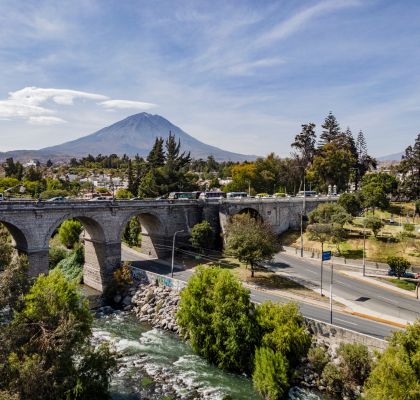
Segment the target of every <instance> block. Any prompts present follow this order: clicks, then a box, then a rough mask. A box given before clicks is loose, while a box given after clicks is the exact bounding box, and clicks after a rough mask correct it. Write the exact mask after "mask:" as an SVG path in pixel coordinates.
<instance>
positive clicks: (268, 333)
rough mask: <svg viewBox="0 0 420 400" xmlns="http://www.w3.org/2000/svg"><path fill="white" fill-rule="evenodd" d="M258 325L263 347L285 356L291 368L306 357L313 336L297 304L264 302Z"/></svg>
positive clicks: (258, 315)
mask: <svg viewBox="0 0 420 400" xmlns="http://www.w3.org/2000/svg"><path fill="white" fill-rule="evenodd" d="M257 324H258V327H259V330H260V336H261V345H262V346H263V347H268V348H270V349H272V350H273V351H275V352H278V353H281V354H282V355H284V356H285V357H286V359H287V361H288V364H289V366H290V367H291V368H295V367H296V366H297V365H298V364H299V362H300V360H301V358H302V357H304V356H306V354H307V352H308V350H309V346H310V344H311V336H310V334H309V332H308V331H307V329H306V326H305V324H304V320H303V317H302V314H301V313H300V312H299V308H298V306H297V305H296V304H294V303H287V304H284V305H280V304H274V303H272V302H270V301H267V302H264V303H263V304H262V305H261V306H260V307H258V308H257Z"/></svg>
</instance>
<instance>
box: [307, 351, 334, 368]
mask: <svg viewBox="0 0 420 400" xmlns="http://www.w3.org/2000/svg"><path fill="white" fill-rule="evenodd" d="M308 360H309V362H310V363H311V364H312V366H313V367H314V370H315V371H316V372H317V373H318V374H321V373H322V371H323V370H324V367H325V366H326V365H327V364H328V362H329V361H330V356H329V355H328V352H327V351H326V350H325V349H324V348H323V347H311V348H310V349H309V351H308Z"/></svg>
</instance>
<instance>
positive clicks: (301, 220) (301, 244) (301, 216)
mask: <svg viewBox="0 0 420 400" xmlns="http://www.w3.org/2000/svg"><path fill="white" fill-rule="evenodd" d="M305 212H306V181H305V167H303V203H302V212H301V213H300V256H301V257H303V214H304V213H305Z"/></svg>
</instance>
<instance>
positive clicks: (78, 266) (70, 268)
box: [55, 246, 85, 283]
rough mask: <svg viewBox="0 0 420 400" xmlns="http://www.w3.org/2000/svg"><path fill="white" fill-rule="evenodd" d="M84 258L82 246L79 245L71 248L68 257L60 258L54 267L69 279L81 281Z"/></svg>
mask: <svg viewBox="0 0 420 400" xmlns="http://www.w3.org/2000/svg"><path fill="white" fill-rule="evenodd" d="M84 258H85V257H84V253H83V246H79V247H78V248H76V249H75V250H73V251H72V252H71V253H70V255H69V256H68V257H66V258H64V259H63V260H61V261H60V262H59V263H58V264H57V266H56V267H55V269H58V270H60V271H61V272H62V273H63V275H64V276H65V277H66V278H67V279H68V280H69V281H74V282H76V283H81V282H82V278H83V265H84Z"/></svg>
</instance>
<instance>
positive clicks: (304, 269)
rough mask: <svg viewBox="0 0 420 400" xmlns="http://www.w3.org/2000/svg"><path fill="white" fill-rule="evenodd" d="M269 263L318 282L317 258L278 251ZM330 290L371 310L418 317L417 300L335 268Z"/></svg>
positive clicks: (327, 276)
mask: <svg viewBox="0 0 420 400" xmlns="http://www.w3.org/2000/svg"><path fill="white" fill-rule="evenodd" d="M274 261H275V262H274V263H273V264H271V265H272V266H274V267H275V270H278V271H281V272H285V273H287V274H288V275H291V276H295V277H297V278H300V279H302V280H305V281H306V282H307V283H310V284H315V285H316V286H320V282H321V268H320V262H319V261H309V260H305V259H301V258H299V257H295V256H291V255H287V254H284V253H279V254H277V255H276V256H275V259H274ZM330 271H331V269H330V267H329V266H328V267H325V268H324V274H323V279H322V282H323V288H324V290H325V293H329V290H330ZM333 282H334V283H333V291H334V294H335V295H336V296H339V297H341V298H344V299H345V300H347V301H351V302H353V303H354V304H356V305H360V306H362V307H365V308H368V309H370V310H372V311H375V312H378V313H381V314H385V315H390V316H393V317H396V318H401V319H404V320H407V321H414V320H415V319H416V318H419V317H420V301H419V300H416V299H415V298H410V297H408V296H404V295H403V294H401V295H400V294H399V293H397V292H393V291H390V290H387V289H385V288H382V287H380V286H375V285H372V284H370V283H365V282H363V281H360V280H358V279H354V278H351V277H348V276H345V275H343V274H340V273H336V271H334V279H333Z"/></svg>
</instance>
